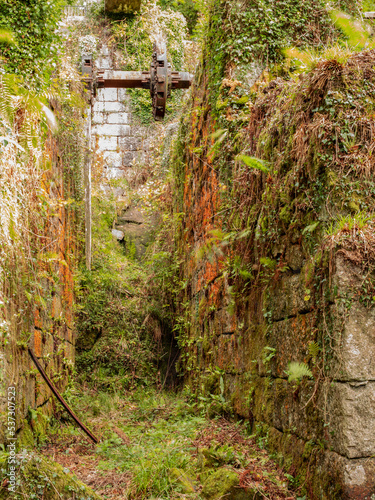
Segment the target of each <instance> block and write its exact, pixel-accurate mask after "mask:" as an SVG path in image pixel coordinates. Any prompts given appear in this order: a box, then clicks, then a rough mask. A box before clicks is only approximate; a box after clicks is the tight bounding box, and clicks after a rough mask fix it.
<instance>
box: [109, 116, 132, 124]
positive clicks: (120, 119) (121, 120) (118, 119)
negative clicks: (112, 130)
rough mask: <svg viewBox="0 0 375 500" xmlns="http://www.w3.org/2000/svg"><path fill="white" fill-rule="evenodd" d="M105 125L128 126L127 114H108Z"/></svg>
mask: <svg viewBox="0 0 375 500" xmlns="http://www.w3.org/2000/svg"><path fill="white" fill-rule="evenodd" d="M107 123H115V124H117V125H121V124H128V123H129V115H128V113H109V114H108V117H107Z"/></svg>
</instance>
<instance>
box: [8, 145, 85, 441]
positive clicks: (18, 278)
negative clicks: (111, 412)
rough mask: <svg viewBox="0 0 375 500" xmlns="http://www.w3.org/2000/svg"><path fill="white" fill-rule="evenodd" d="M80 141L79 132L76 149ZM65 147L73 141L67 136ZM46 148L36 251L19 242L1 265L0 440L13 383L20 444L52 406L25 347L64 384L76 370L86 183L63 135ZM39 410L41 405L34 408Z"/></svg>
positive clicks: (57, 382)
mask: <svg viewBox="0 0 375 500" xmlns="http://www.w3.org/2000/svg"><path fill="white" fill-rule="evenodd" d="M78 145H79V141H77V140H76V143H75V148H77V149H76V151H77V150H78V149H79V147H78ZM64 147H65V148H68V147H69V146H68V144H66V143H65V144H64ZM45 148H46V156H47V157H48V159H49V161H50V164H51V167H50V168H49V169H46V170H45V172H44V175H43V181H42V185H40V186H37V189H36V191H35V193H34V196H35V198H36V199H38V197H39V198H40V200H44V203H43V205H42V208H43V224H42V225H40V226H38V227H33V226H32V225H30V228H29V229H30V232H32V237H31V247H30V248H29V249H28V251H30V255H27V258H28V259H29V258H30V259H32V266H31V267H30V260H28V259H27V260H26V261H25V260H24V259H23V258H22V252H20V253H19V255H18V257H17V248H15V251H14V254H15V259H14V260H13V264H12V266H11V267H9V269H7V270H3V272H4V274H3V277H4V281H3V283H2V297H3V300H4V303H2V305H3V307H4V310H3V312H4V321H5V323H6V324H7V328H8V332H7V335H6V337H5V338H4V339H2V343H1V350H0V360H1V363H2V366H1V368H2V370H1V379H0V381H1V386H0V410H1V427H0V442H2V443H4V442H5V443H6V442H7V439H8V438H9V437H11V436H10V435H9V434H8V433H7V425H6V421H7V410H8V388H9V387H14V388H15V396H16V401H15V405H16V408H15V415H16V430H17V436H18V442H17V445H18V447H21V446H22V444H23V443H25V442H26V439H28V440H29V441H28V444H29V445H31V444H32V442H30V439H31V440H32V439H33V437H32V435H31V434H30V433H29V431H30V428H31V429H33V430H34V431H35V433H34V434H35V435H34V437H38V435H39V433H40V432H42V429H43V428H45V425H46V422H47V419H46V417H48V416H49V415H51V413H52V411H53V408H54V406H55V400H54V396H52V394H51V391H50V389H49V388H48V386H47V385H46V383H45V382H44V380H43V379H42V377H41V375H40V374H39V372H38V371H37V369H36V367H35V365H34V364H33V361H32V360H31V358H30V356H29V353H28V347H30V348H31V349H32V351H33V352H34V354H35V355H36V357H37V358H38V359H39V361H40V363H41V364H42V366H43V367H44V369H45V371H46V372H47V375H48V376H49V377H50V378H51V379H52V381H53V382H54V383H55V385H56V387H57V388H58V390H60V391H63V390H64V389H65V387H66V385H67V383H68V380H69V377H70V376H71V374H72V370H73V366H74V357H75V348H74V343H75V338H74V333H73V332H74V330H73V314H74V311H73V298H74V281H73V272H74V270H75V267H76V263H77V259H78V256H79V252H80V250H81V242H80V240H79V238H80V234H81V232H80V231H81V226H80V217H79V214H78V213H77V211H76V210H74V208H73V206H72V204H71V201H72V199H73V197H74V198H75V199H76V201H77V202H79V197H80V196H81V194H82V191H81V189H82V186H80V181H79V177H77V178H76V179H74V178H73V171H72V170H71V171H70V172H69V174H70V176H69V174H68V175H67V165H66V163H65V162H64V159H63V153H61V150H62V149H63V144H62V143H61V140H60V139H56V138H52V137H50V138H49V139H48V141H47V143H46V146H45ZM60 148H61V149H60ZM71 168H73V167H71ZM69 199H70V202H69V201H67V200H69ZM35 231H38V234H36V233H35ZM10 253H12V252H10ZM13 266H14V267H13ZM35 410H37V413H34V414H33V415H32V413H31V412H32V411H35Z"/></svg>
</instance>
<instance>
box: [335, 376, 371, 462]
mask: <svg viewBox="0 0 375 500" xmlns="http://www.w3.org/2000/svg"><path fill="white" fill-rule="evenodd" d="M329 415H330V427H329V430H332V431H334V432H333V435H332V437H331V441H332V446H333V449H334V451H336V452H337V453H340V455H343V456H345V457H347V458H364V457H371V456H374V455H375V439H374V435H375V381H372V382H363V383H359V382H346V383H340V382H338V383H335V384H334V386H333V388H332V389H331V391H330V394H329Z"/></svg>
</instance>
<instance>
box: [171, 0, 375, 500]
mask: <svg viewBox="0 0 375 500" xmlns="http://www.w3.org/2000/svg"><path fill="white" fill-rule="evenodd" d="M297 3H298V2H297ZM244 4H246V5H247V6H249V4H248V3H246V2H245V3H244ZM311 5H312V6H313V3H311ZM256 6H257V2H252V8H254V9H255V10H256V8H257V7H256ZM277 8H278V9H279V8H280V9H282V8H285V5H284V7H281V6H280V5H278V7H277ZM298 9H302V4H301V5H300V6H299V7H298ZM298 9H297V10H298ZM251 12H253V11H252V9H249V10H243V9H242V10H241V9H240V12H238V23H235V22H234V17H235V16H236V7H233V3H230V2H228V1H226V0H217V1H216V2H214V6H213V18H212V23H211V25H210V28H211V31H210V32H209V40H208V42H207V46H206V49H205V58H204V62H203V64H202V66H201V67H200V68H199V69H198V71H197V75H196V85H195V87H194V88H193V92H192V97H191V103H190V113H186V116H185V117H184V119H183V121H182V124H181V127H180V131H179V137H178V140H177V142H176V149H175V156H174V158H173V165H174V167H175V178H176V183H175V188H176V191H177V193H176V194H177V195H178V206H177V211H178V212H179V213H183V214H184V218H183V220H182V227H181V233H180V239H179V246H180V249H181V254H182V255H183V256H184V259H183V260H184V264H183V266H182V270H181V278H182V280H183V282H184V283H185V285H184V291H183V294H184V300H183V302H184V307H185V309H184V311H183V314H185V317H186V311H188V312H189V316H188V320H186V322H183V321H182V322H181V325H182V329H181V334H180V343H181V346H182V347H183V350H184V353H183V360H184V369H185V373H186V376H187V378H188V380H189V383H190V384H191V386H192V387H195V388H196V390H197V392H199V391H200V390H201V387H202V385H203V386H205V384H206V385H208V384H209V382H210V381H209V375H208V374H209V373H212V370H213V367H216V370H220V373H221V377H222V381H223V382H224V391H223V390H222V387H220V385H219V382H218V381H217V383H216V385H214V386H213V387H212V386H210V387H209V389H208V388H207V389H206V390H207V391H208V392H210V393H212V394H222V393H224V395H225V396H226V398H227V400H229V401H231V403H232V405H233V406H234V408H235V410H236V411H237V413H238V414H239V415H241V416H242V417H243V418H249V419H250V421H251V423H252V424H253V428H254V430H256V431H258V432H259V433H261V434H262V435H264V436H265V439H268V443H269V446H270V447H271V448H272V449H273V450H275V451H276V452H277V453H280V457H281V458H280V460H282V461H283V463H284V465H285V466H286V467H287V468H290V470H291V472H293V474H294V475H296V476H297V477H298V478H299V480H300V484H303V485H304V486H303V488H304V493H303V494H306V495H307V498H321V499H342V498H348V499H349V498H353V499H354V498H355V499H366V498H370V497H371V494H375V477H374V475H373V474H372V472H371V471H372V470H373V467H374V465H375V461H374V459H373V458H372V457H373V456H374V452H375V450H374V447H373V440H372V438H371V436H373V435H374V433H375V420H374V417H373V415H374V414H375V398H374V388H373V385H374V375H375V374H374V364H373V363H372V361H371V360H372V359H373V355H374V354H375V334H374V332H375V319H374V318H375V316H374V314H375V299H374V297H375V279H374V272H373V270H374V264H375V252H373V250H372V248H374V247H375V236H374V234H375V227H374V223H373V220H372V217H373V214H374V213H375V183H374V181H373V178H374V177H373V173H374V172H375V160H374V156H373V154H372V139H371V138H370V137H371V134H370V132H369V131H370V130H371V131H373V130H375V121H374V115H373V113H372V111H371V110H372V109H373V106H374V105H375V99H374V81H375V73H374V69H373V68H374V64H375V52H374V51H368V52H363V53H359V54H353V55H352V56H351V57H348V56H346V59H345V62H338V61H337V60H328V61H323V62H320V63H319V64H318V65H317V66H315V67H314V68H313V69H312V70H311V71H307V72H306V73H305V74H303V75H301V77H300V78H299V79H295V80H293V81H291V80H283V79H281V78H277V79H274V80H272V79H271V78H270V76H269V73H267V74H263V76H260V77H259V78H258V80H257V81H258V83H257V84H256V85H255V86H254V85H253V83H254V81H253V80H254V79H253V76H254V72H255V69H254V68H255V66H254V64H252V62H251V61H248V60H246V61H244V60H243V58H242V59H241V57H242V56H241V55H239V54H240V52H236V53H235V54H234V52H235V43H236V42H235V41H234V40H235V37H234V36H233V33H232V31H231V28H230V27H228V29H227V30H226V23H227V22H228V23H229V21H230V23H229V24H231V26H232V27H233V26H238V28H235V29H236V30H237V34H238V39H239V40H243V39H244V37H246V36H249V37H250V38H251V39H252V40H254V39H256V38H257V37H258V36H260V35H259V33H258V32H257V30H258V29H259V25H257V26H255V25H254V24H252V23H250V22H248V23H245V22H244V19H245V18H246V16H251V15H252V14H251ZM298 12H299V14H298V13H296V15H297V14H298V15H302V14H301V13H300V10H298ZM273 14H274V13H273ZM285 15H289V14H287V13H286V14H285ZM274 18H275V19H276V18H277V16H275V15H274ZM280 19H282V16H280ZM259 22H260V23H262V22H263V21H262V20H260V21H259ZM299 29H300V30H301V33H303V28H302V27H301V26H300V28H299ZM240 35H241V36H240ZM294 35H295V34H294ZM294 35H293V34H290V36H291V37H293V36H294ZM258 42H259V44H261V43H262V40H261V39H259V40H258ZM225 47H228V50H227V51H226V52H225V50H224V48H225ZM251 50H252V49H251ZM251 50H249V53H250V52H251ZM254 51H255V52H256V49H254ZM223 52H224V53H223ZM255 52H254V53H253V56H254V59H255V56H256V54H255ZM247 55H248V56H249V57H252V56H251V54H250V55H249V54H247ZM258 56H259V54H258ZM259 57H261V56H259ZM272 57H273V58H274V60H275V61H276V62H277V60H278V58H277V53H276V49H275V52H274V53H273V56H272ZM258 66H259V64H258ZM258 66H257V67H258ZM260 66H261V65H260ZM249 75H250V76H251V78H250V77H249ZM258 76H259V75H258ZM249 78H250V80H251V82H250V84H249ZM353 99H354V101H355V102H354V101H353ZM350 103H353V104H350ZM358 123H361V124H362V125H361V127H359V128H358V127H357V125H356V124H358ZM348 134H350V137H351V140H350V141H349V142H348V139H347V137H349V136H348ZM254 158H255V159H254ZM257 159H258V160H257ZM259 160H260V162H259ZM354 165H356V167H354ZM354 205H356V207H357V208H356V207H355V206H354ZM291 362H294V363H296V364H298V363H299V364H300V365H302V367H304V368H307V369H309V370H310V373H311V378H310V379H309V378H308V377H302V376H300V377H297V379H296V380H294V381H293V380H292V379H293V377H290V375H291V373H290V369H291V368H290V366H291V365H290V364H291ZM289 379H290V380H289ZM313 464H314V465H313Z"/></svg>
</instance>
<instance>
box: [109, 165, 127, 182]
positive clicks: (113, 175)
mask: <svg viewBox="0 0 375 500" xmlns="http://www.w3.org/2000/svg"><path fill="white" fill-rule="evenodd" d="M106 176H107V178H108V179H125V178H126V172H125V170H124V169H123V168H117V167H107V169H106Z"/></svg>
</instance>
